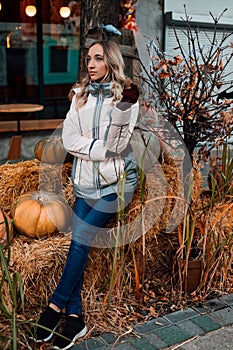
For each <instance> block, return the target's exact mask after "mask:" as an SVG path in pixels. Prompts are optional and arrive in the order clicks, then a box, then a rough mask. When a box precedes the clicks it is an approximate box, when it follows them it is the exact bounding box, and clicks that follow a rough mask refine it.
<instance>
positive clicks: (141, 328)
mask: <svg viewBox="0 0 233 350" xmlns="http://www.w3.org/2000/svg"><path fill="white" fill-rule="evenodd" d="M170 325H171V322H170V321H169V320H166V319H165V318H164V317H158V318H156V319H153V320H151V321H148V322H146V323H140V324H137V325H136V326H134V329H135V330H136V331H137V332H138V333H139V334H147V333H150V332H153V331H155V330H156V329H160V328H163V327H167V326H170Z"/></svg>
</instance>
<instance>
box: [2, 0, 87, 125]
mask: <svg viewBox="0 0 233 350" xmlns="http://www.w3.org/2000/svg"><path fill="white" fill-rule="evenodd" d="M0 4H1V10H0V57H1V65H0V103H4V102H5V103H6V102H8V103H10V102H22V101H23V102H38V95H39V94H38V91H39V85H38V84H39V81H38V64H37V57H38V46H37V43H38V37H37V23H36V19H37V15H35V16H31V17H30V16H28V15H27V14H26V12H25V9H26V7H27V6H28V5H30V6H36V1H35V0H21V1H15V0H2V1H1V2H0ZM62 6H67V7H69V9H70V16H69V17H68V18H63V17H61V15H60V12H59V11H60V8H61V7H62ZM80 9H81V1H70V2H67V1H65V0H64V1H62V0H59V1H58V0H56V1H55V0H42V14H41V15H42V32H43V34H42V41H43V68H44V71H43V77H44V99H45V114H46V116H48V117H49V118H52V117H55V118H56V117H59V118H61V117H62V116H64V113H65V112H66V110H67V109H68V104H69V102H68V101H66V97H67V95H68V92H69V89H70V87H71V86H72V85H73V84H74V83H75V81H76V80H77V75H78V64H79V49H80V48H79V37H80ZM59 97H61V99H60V100H62V99H63V100H64V101H66V102H65V103H64V104H63V106H60V110H59V108H58V107H59V106H58V105H57V103H58V102H57V101H60V100H59ZM54 101H56V112H55V109H54V104H55V102H54ZM55 114H58V115H55Z"/></svg>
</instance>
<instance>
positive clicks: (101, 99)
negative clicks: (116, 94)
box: [62, 83, 139, 198]
mask: <svg viewBox="0 0 233 350" xmlns="http://www.w3.org/2000/svg"><path fill="white" fill-rule="evenodd" d="M78 91H79V89H74V92H75V93H77V92H78ZM89 91H90V93H89V95H88V100H87V102H86V103H85V105H83V106H82V107H80V108H78V107H77V102H76V96H75V95H74V97H73V99H72V103H71V107H70V110H69V112H68V113H67V116H66V119H65V121H64V125H63V132H62V138H63V144H64V147H65V148H66V150H67V151H68V152H69V153H71V154H73V155H74V156H75V158H74V163H73V170H72V178H73V185H74V191H75V194H76V196H79V197H84V198H85V197H87V198H100V197H102V196H104V195H107V194H110V193H117V191H118V188H117V184H118V181H119V179H120V178H122V177H123V176H124V174H125V175H126V176H125V178H126V183H125V191H126V192H128V191H130V192H131V191H134V190H135V188H136V186H137V177H138V174H137V164H136V161H135V158H134V155H133V153H132V152H131V151H126V150H128V149H129V147H127V146H128V143H129V140H130V137H131V134H132V131H133V129H134V126H135V124H136V121H137V117H138V112H139V104H138V102H137V103H135V104H133V105H132V106H131V107H130V108H129V109H127V110H126V111H121V110H120V109H118V108H117V107H116V103H113V101H112V97H111V95H112V91H111V84H110V83H105V84H98V83H91V84H90V85H89ZM107 151H110V152H116V153H117V155H116V156H113V157H112V156H111V157H106V152H107ZM124 151H125V152H124ZM124 153H126V154H125V155H124V156H123V154H124Z"/></svg>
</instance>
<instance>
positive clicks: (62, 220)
mask: <svg viewBox="0 0 233 350" xmlns="http://www.w3.org/2000/svg"><path fill="white" fill-rule="evenodd" d="M71 215H72V210H71V208H70V207H69V205H68V203H67V202H66V200H65V199H64V198H63V197H62V196H60V195H58V194H56V193H52V192H28V193H25V194H23V195H21V196H19V197H18V199H17V200H16V202H15V203H14V204H13V207H12V217H13V222H14V225H15V227H16V229H17V230H18V231H19V232H20V233H22V234H24V235H26V236H28V237H36V238H42V237H46V236H51V235H52V234H53V233H55V232H56V231H58V230H59V231H61V232H64V231H66V230H68V228H69V226H70V224H71Z"/></svg>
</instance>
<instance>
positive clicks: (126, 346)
mask: <svg viewBox="0 0 233 350" xmlns="http://www.w3.org/2000/svg"><path fill="white" fill-rule="evenodd" d="M112 349H113V350H135V349H136V348H134V347H133V346H132V345H131V344H130V343H128V342H122V343H119V344H117V345H116V346H114V348H112Z"/></svg>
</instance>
